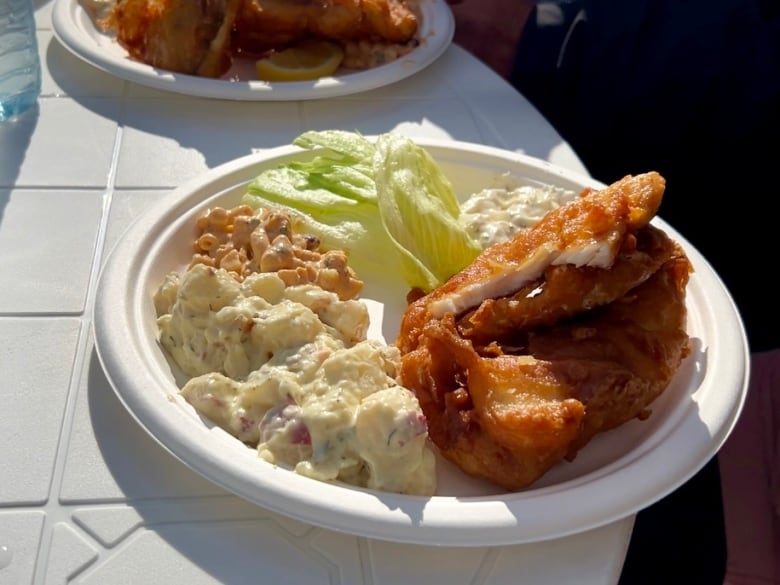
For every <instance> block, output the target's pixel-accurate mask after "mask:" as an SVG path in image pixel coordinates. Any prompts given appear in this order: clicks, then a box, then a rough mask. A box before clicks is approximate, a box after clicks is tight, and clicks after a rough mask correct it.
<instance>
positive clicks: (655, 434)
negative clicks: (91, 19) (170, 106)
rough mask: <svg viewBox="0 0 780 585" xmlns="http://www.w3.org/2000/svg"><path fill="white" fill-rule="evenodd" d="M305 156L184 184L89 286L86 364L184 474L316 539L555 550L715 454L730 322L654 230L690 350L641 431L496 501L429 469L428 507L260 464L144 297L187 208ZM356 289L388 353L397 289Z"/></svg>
mask: <svg viewBox="0 0 780 585" xmlns="http://www.w3.org/2000/svg"><path fill="white" fill-rule="evenodd" d="M417 142H418V143H419V144H421V145H423V146H425V147H426V148H427V149H428V150H429V152H430V153H431V154H432V155H433V156H434V158H435V159H436V160H437V161H438V162H439V163H440V165H441V166H442V168H443V170H444V172H445V173H446V174H447V176H448V177H449V178H450V179H451V181H452V182H453V184H454V185H455V187H456V190H457V191H458V195H459V196H461V197H465V196H467V195H469V194H470V193H472V192H475V191H478V190H479V189H481V188H484V187H486V186H490V185H492V184H494V181H495V180H496V179H497V178H498V177H499V176H500V175H501V174H502V173H504V172H506V171H509V172H511V173H512V174H514V175H516V176H519V177H525V178H528V179H531V180H535V181H541V182H544V183H549V184H555V185H559V186H562V187H565V188H570V189H580V188H581V187H583V186H586V185H587V186H600V185H599V183H596V182H595V181H592V180H590V179H588V178H586V177H582V176H578V175H574V174H572V173H571V172H568V171H566V170H563V169H560V168H555V167H553V166H551V165H550V164H548V163H546V162H544V161H540V160H537V159H533V158H530V157H526V156H524V155H520V154H517V153H513V152H507V151H503V150H498V149H494V148H489V147H484V146H480V145H474V144H465V143H458V142H446V141H435V140H424V139H417ZM308 155H309V153H302V151H300V150H299V149H297V148H295V147H292V146H287V147H281V148H277V149H273V150H270V151H267V152H265V153H260V154H254V155H250V156H247V157H243V158H240V159H238V160H235V161H233V162H230V163H227V164H225V165H222V166H220V167H218V168H215V169H213V170H212V171H210V172H208V173H206V174H205V175H204V176H203V177H201V178H199V179H197V180H195V181H192V182H190V183H188V184H186V185H183V186H182V187H180V188H179V189H176V190H175V191H174V192H172V193H171V194H169V195H168V196H167V197H165V198H164V199H162V200H160V202H159V203H158V204H157V205H156V206H155V207H153V208H152V209H150V210H149V211H148V212H147V213H146V214H145V215H144V216H143V217H141V218H140V219H139V220H138V221H137V222H136V223H135V224H134V225H133V226H132V227H131V228H129V230H128V231H127V232H126V233H125V234H124V236H123V237H122V239H121V240H120V241H119V243H118V244H117V246H116V248H115V249H114V251H113V252H112V254H111V255H110V257H109V259H108V261H107V263H106V265H105V268H104V270H103V272H102V275H101V278H100V281H99V287H98V292H97V298H96V306H95V313H94V332H95V341H96V346H97V353H98V355H99V358H100V361H101V363H102V364H103V367H104V369H105V371H106V374H107V376H108V378H109V380H110V382H111V384H112V386H113V387H114V389H115V390H116V393H117V395H118V396H119V398H120V399H121V401H122V402H123V403H124V404H125V406H126V407H127V408H128V410H129V411H130V412H131V413H132V415H133V416H134V417H135V418H136V419H137V421H138V422H139V423H140V424H141V425H142V426H143V427H144V428H145V429H146V430H147V431H148V432H149V433H150V434H151V435H152V436H153V437H154V438H155V439H156V440H157V441H158V442H159V443H160V444H162V445H163V446H164V447H165V448H167V449H168V450H169V451H170V452H171V453H173V454H174V455H175V456H177V457H178V458H179V459H181V460H182V461H183V462H184V463H185V464H187V465H188V466H190V467H191V468H192V469H194V470H195V471H197V472H199V473H201V474H203V475H204V476H205V477H207V478H209V479H210V480H212V481H214V482H215V483H217V484H219V485H220V486H222V487H224V488H226V489H228V490H230V491H232V492H234V493H236V494H238V495H239V496H242V497H244V498H246V499H248V500H251V501H252V502H255V503H257V504H259V505H261V506H263V507H265V508H268V509H270V510H273V511H276V512H279V513H282V514H285V515H288V516H291V517H294V518H297V519H299V520H302V521H304V522H308V523H311V524H315V525H319V526H323V527H326V528H331V529H335V530H339V531H345V532H349V533H353V534H357V535H362V536H367V537H374V538H379V539H385V540H394V541H402V542H407V543H422V544H439V545H450V546H489V545H503V544H517V543H523V542H531V541H540V540H545V539H550V538H555V537H560V536H564V535H567V534H572V533H576V532H581V531H584V530H587V529H591V528H595V527H598V526H601V525H604V524H607V523H609V522H612V521H616V520H618V519H620V518H623V517H625V516H627V515H630V514H632V513H634V512H637V511H638V510H640V509H641V508H644V507H646V506H648V505H649V504H651V503H653V502H655V501H656V500H658V499H660V498H661V497H663V496H665V495H666V494H668V493H670V492H671V491H673V490H674V489H676V488H677V487H678V486H680V485H681V484H682V483H684V482H685V481H686V480H688V479H689V478H690V477H691V476H692V475H694V474H695V473H696V472H697V471H698V470H699V469H700V468H701V467H702V466H703V465H704V464H705V463H706V461H707V460H708V459H710V457H712V456H713V455H714V454H715V453H716V451H717V450H718V449H719V448H720V446H721V445H722V444H723V442H724V441H725V440H726V438H727V436H728V435H729V433H730V432H731V430H732V428H733V425H734V424H735V422H736V420H737V418H738V416H739V413H740V411H741V408H742V404H743V401H744V398H745V393H746V385H747V379H748V367H749V366H748V364H749V362H748V348H747V344H746V340H745V335H744V331H743V327H742V323H741V320H740V318H739V315H738V314H737V312H736V310H735V308H734V305H733V303H732V301H731V298H730V296H729V295H728V293H727V292H726V290H725V289H724V287H723V285H722V283H721V281H720V280H719V278H718V277H717V275H716V274H715V273H714V272H713V270H712V269H711V268H710V266H709V264H708V263H707V262H706V261H705V260H704V258H702V256H701V255H700V254H699V253H698V252H697V251H696V250H695V249H693V248H691V246H690V245H689V244H688V243H687V242H686V241H685V240H684V239H683V238H682V236H680V234H678V233H677V232H676V231H675V230H673V229H672V228H671V227H670V226H668V225H667V224H665V223H664V222H663V221H661V220H660V219H658V218H656V220H654V222H655V224H656V225H657V226H658V227H661V228H662V229H665V230H666V231H667V233H669V234H670V235H671V236H672V237H674V238H675V239H677V240H678V241H680V243H681V244H682V245H683V246H684V247H685V249H686V252H687V253H688V255H689V257H690V259H691V261H692V262H693V265H694V267H695V273H694V274H692V276H691V280H690V283H689V286H688V297H687V299H688V306H689V323H688V327H689V333H690V335H691V337H692V339H693V351H692V353H691V355H690V356H689V357H688V358H687V359H686V360H685V361H684V363H683V364H682V366H681V368H680V370H679V372H678V374H677V375H676V376H675V378H674V379H673V381H672V383H671V385H670V387H669V388H668V390H667V391H666V392H665V393H664V394H663V395H662V396H661V397H660V398H659V399H658V400H657V401H656V402H655V403H654V405H653V414H652V416H651V417H650V418H649V419H648V420H645V421H642V422H640V421H631V422H629V423H627V424H625V425H624V426H622V427H620V428H618V429H615V430H613V431H610V432H607V433H603V434H601V435H598V436H597V437H596V438H595V439H594V440H593V441H592V442H591V443H590V444H589V445H587V446H586V447H585V448H584V449H583V450H582V451H581V452H580V453H579V455H578V456H577V458H576V459H575V460H574V461H573V462H571V463H561V464H559V465H558V466H556V467H555V468H553V469H552V470H551V471H550V472H549V473H548V474H546V475H545V476H544V477H542V479H541V480H539V481H538V482H537V483H536V484H535V485H534V486H533V487H532V488H530V489H527V490H525V491H521V492H517V493H505V492H503V491H501V490H499V489H497V488H495V487H493V486H490V485H488V484H486V483H484V482H481V481H475V480H473V479H470V478H467V477H465V476H464V475H463V474H462V473H460V472H459V471H458V470H455V469H453V467H452V466H450V465H448V464H447V463H445V462H444V461H440V462H439V473H440V477H439V484H440V489H439V492H438V495H436V496H435V497H430V498H428V497H416V496H402V495H397V494H389V493H380V492H374V491H370V490H363V489H358V488H353V487H349V486H344V485H340V484H329V483H324V482H319V481H316V480H312V479H309V478H306V477H303V476H300V475H297V474H295V473H293V472H291V471H287V470H285V469H281V468H277V467H274V466H272V465H270V464H268V463H266V462H265V461H263V460H260V459H259V458H258V457H257V455H256V452H255V451H254V450H253V449H251V448H249V447H246V446H244V445H243V444H242V443H240V442H239V441H238V440H236V439H234V438H233V437H231V436H229V435H228V434H227V433H225V432H223V431H222V430H220V429H218V428H212V427H211V426H209V425H208V424H206V423H204V421H203V420H202V419H201V417H199V416H198V414H197V413H196V412H195V410H194V409H193V408H192V407H191V406H190V405H189V404H188V403H187V402H185V401H184V400H183V399H182V398H181V397H180V396H179V394H178V387H177V386H176V384H175V382H174V378H173V375H172V374H171V369H170V367H169V364H168V362H167V361H166V359H165V357H164V355H163V353H162V351H161V350H160V348H159V347H158V345H157V343H156V332H157V329H156V323H155V314H154V308H153V304H152V294H153V292H154V290H155V289H156V288H157V286H158V285H159V283H160V282H161V281H162V279H163V276H164V275H165V274H166V273H167V272H168V271H170V270H173V269H181V268H183V267H184V266H186V264H187V262H188V260H189V258H190V254H191V242H192V239H193V233H194V227H193V226H194V218H195V215H196V214H197V213H198V212H199V211H200V210H202V209H203V208H205V207H208V206H212V205H216V204H220V205H223V206H231V205H235V204H236V203H237V202H238V199H239V197H240V195H241V194H242V193H243V190H244V186H245V184H246V183H247V182H248V181H250V180H251V179H253V178H254V177H255V176H256V175H257V174H258V173H259V172H260V171H261V170H262V169H264V168H268V167H269V166H276V165H277V164H278V163H279V162H281V161H282V160H289V159H290V158H296V157H297V158H300V157H303V156H308ZM366 280H367V283H366V284H367V286H366V291H365V292H366V294H365V296H366V297H368V298H373V299H375V300H377V301H380V302H381V301H383V300H388V301H389V302H388V303H387V304H386V305H385V306H384V314H383V315H379V317H383V318H384V323H383V325H382V326H381V331H382V332H383V333H384V336H385V338H386V339H390V340H393V339H394V337H395V333H396V331H397V328H398V321H399V316H400V311H401V310H402V308H403V298H404V295H405V293H406V289H405V287H404V286H403V285H402V284H400V283H399V285H398V288H397V289H396V290H392V289H388V288H386V287H385V288H382V289H381V290H377V287H372V286H371V281H370V279H366ZM376 316H377V315H376V314H372V318H373V317H376Z"/></svg>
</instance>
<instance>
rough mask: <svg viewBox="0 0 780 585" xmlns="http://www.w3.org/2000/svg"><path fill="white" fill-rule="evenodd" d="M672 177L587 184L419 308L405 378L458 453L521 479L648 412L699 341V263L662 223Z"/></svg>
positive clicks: (443, 444)
mask: <svg viewBox="0 0 780 585" xmlns="http://www.w3.org/2000/svg"><path fill="white" fill-rule="evenodd" d="M664 187H665V182H664V180H663V178H662V177H661V176H660V175H658V174H657V173H646V174H643V175H638V176H636V177H631V176H629V177H625V178H624V179H622V180H620V181H618V182H616V183H614V184H612V185H610V186H608V187H607V188H605V189H603V190H600V191H593V190H586V191H585V192H583V193H582V195H581V196H580V198H578V199H576V200H574V201H572V202H570V203H568V204H566V205H564V206H561V207H560V208H558V209H556V210H553V211H551V212H549V213H548V214H546V215H545V216H544V217H543V218H542V219H541V220H540V221H539V222H538V223H537V224H536V225H535V226H534V227H532V228H530V229H529V230H527V231H525V232H521V233H520V234H518V235H516V236H515V237H514V238H513V239H512V240H510V241H508V242H505V243H501V244H496V245H494V246H491V247H489V248H487V249H486V250H485V251H484V252H483V253H482V254H481V255H480V256H479V257H478V258H477V259H476V260H475V261H474V262H473V263H472V264H471V265H470V266H469V267H467V268H466V269H464V270H463V271H462V272H461V273H459V274H457V275H455V276H453V277H452V278H451V279H450V280H448V281H447V282H446V283H445V284H444V285H442V286H441V287H440V288H438V289H436V290H434V291H432V292H431V293H429V294H428V295H426V296H424V297H422V298H420V299H418V300H416V301H414V302H412V303H411V304H410V305H409V306H408V307H407V310H406V312H405V314H404V316H403V318H402V324H401V332H400V334H399V337H398V339H397V340H396V344H397V345H398V347H399V348H400V349H401V353H402V357H401V368H400V380H401V383H402V384H403V385H405V386H406V387H408V388H410V389H412V390H413V391H414V392H415V394H416V395H417V397H418V400H419V401H420V404H421V406H422V408H423V411H424V412H425V415H426V418H427V420H428V424H429V434H430V437H431V439H432V440H433V442H434V443H435V444H436V445H437V447H438V448H439V450H440V451H441V453H442V454H443V455H444V456H445V457H446V458H447V459H449V460H451V461H453V462H454V463H456V464H457V465H458V466H459V467H460V468H461V469H463V470H464V471H466V472H467V473H470V474H472V475H475V476H479V477H483V478H485V479H488V480H490V481H493V482H494V483H496V484H497V485H500V486H502V487H504V488H506V489H520V488H523V487H527V486H528V485H530V484H532V483H533V482H534V481H536V480H537V479H539V478H540V477H541V476H542V475H544V473H546V472H547V471H548V470H549V469H550V468H551V467H552V466H553V465H555V464H556V463H559V462H560V461H563V460H565V459H572V458H574V457H575V456H576V454H577V452H578V451H579V449H581V448H582V447H583V446H584V445H586V444H587V443H588V442H589V441H590V440H591V438H592V437H593V436H594V435H595V434H596V433H598V432H601V431H605V430H608V429H611V428H614V427H616V426H619V425H621V424H623V423H625V422H627V421H629V420H631V419H633V418H640V419H641V418H644V417H646V416H647V415H648V407H649V405H650V404H651V403H652V402H653V401H654V400H655V399H656V398H657V397H658V396H659V395H660V394H661V393H662V392H663V391H664V390H665V389H666V388H667V387H668V385H669V383H670V381H671V379H672V377H673V376H674V374H675V372H676V371H677V369H678V368H679V365H680V363H681V361H682V359H683V358H684V357H685V356H686V355H687V354H688V352H689V345H688V344H689V338H688V335H687V333H686V330H685V325H686V316H687V311H686V305H685V288H686V286H687V283H688V279H689V273H690V271H691V265H690V263H689V261H688V258H687V257H686V255H685V253H684V251H683V250H682V248H681V247H680V246H679V244H677V243H676V242H674V241H673V240H672V239H670V238H669V237H668V236H667V235H666V234H665V233H664V232H663V231H662V230H660V229H658V228H656V227H654V226H652V225H650V224H649V222H650V221H651V219H652V217H653V216H654V215H655V213H656V212H657V210H658V207H659V206H660V203H661V199H662V197H663V192H664Z"/></svg>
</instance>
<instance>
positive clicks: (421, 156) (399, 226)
mask: <svg viewBox="0 0 780 585" xmlns="http://www.w3.org/2000/svg"><path fill="white" fill-rule="evenodd" d="M374 180H375V182H376V192H377V198H378V200H379V201H378V202H379V215H380V216H381V218H382V225H383V226H384V228H385V230H386V231H387V234H388V235H389V236H390V238H391V239H392V240H393V242H394V243H395V245H396V247H397V248H398V252H399V253H400V255H401V261H402V266H403V270H404V278H405V279H406V282H407V283H408V284H409V285H410V286H412V287H413V288H419V289H421V290H423V291H425V292H429V291H430V290H432V289H434V288H436V287H437V286H439V285H440V284H441V283H443V282H444V281H445V280H447V279H448V278H449V277H450V276H452V275H453V274H455V273H456V272H459V271H460V270H462V269H463V268H465V267H466V266H467V265H468V264H470V263H471V261H472V260H473V259H474V258H475V257H476V256H477V254H479V253H480V251H481V250H482V248H481V247H480V245H479V244H478V243H477V242H476V241H475V240H473V239H472V238H471V236H469V234H468V233H467V232H466V230H465V229H464V228H463V226H461V225H460V223H459V222H458V217H459V215H460V204H459V202H458V199H457V197H456V196H455V190H454V189H453V187H452V184H451V183H450V181H449V180H448V179H447V177H445V176H444V173H443V172H442V170H441V168H440V167H439V165H438V164H437V163H436V161H434V160H433V157H431V155H430V154H429V153H428V151H426V150H425V149H424V148H422V147H421V146H419V145H418V144H415V143H414V142H413V141H412V140H410V139H408V138H406V137H404V136H401V135H398V134H383V135H381V136H379V137H378V138H377V141H376V154H375V155H374Z"/></svg>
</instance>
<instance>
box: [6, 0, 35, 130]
mask: <svg viewBox="0 0 780 585" xmlns="http://www.w3.org/2000/svg"><path fill="white" fill-rule="evenodd" d="M40 93H41V62H40V59H39V57H38V41H37V40H36V37H35V14H34V7H33V0H0V122H2V121H5V120H8V119H11V118H14V117H16V116H18V115H19V114H21V113H23V112H25V111H27V110H28V109H30V107H31V106H32V105H33V104H35V102H36V100H37V99H38V96H39V95H40Z"/></svg>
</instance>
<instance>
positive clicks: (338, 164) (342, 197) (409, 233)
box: [242, 130, 480, 292]
mask: <svg viewBox="0 0 780 585" xmlns="http://www.w3.org/2000/svg"><path fill="white" fill-rule="evenodd" d="M293 144H295V145H296V146H300V147H301V148H303V149H306V150H311V151H312V152H313V153H314V156H313V157H308V158H305V159H304V158H302V159H301V160H296V161H292V162H288V163H285V164H282V165H280V166H279V167H277V168H274V169H268V170H266V171H264V172H262V173H260V174H259V175H258V176H257V177H256V178H255V179H254V180H253V181H252V182H251V183H250V184H249V185H248V187H247V191H246V193H245V194H244V196H243V198H242V203H245V204H248V205H250V206H252V207H253V208H256V209H257V208H260V207H264V206H267V205H268V204H273V205H277V206H281V207H283V208H286V209H288V210H290V211H291V212H292V213H294V214H296V216H297V217H298V218H299V229H300V230H301V231H305V232H308V233H312V234H314V235H316V236H318V237H319V238H320V241H321V242H322V247H323V248H324V249H342V250H345V251H346V252H347V254H348V255H349V258H350V264H351V265H352V266H353V268H354V269H355V270H356V271H357V272H358V274H365V273H368V272H373V273H377V271H378V270H379V271H381V272H383V273H388V272H394V273H396V274H397V273H399V272H400V274H401V275H402V276H403V278H404V280H405V281H406V283H407V284H408V285H409V286H410V287H412V288H419V289H421V290H423V291H424V292H429V291H431V290H433V289H434V288H436V287H437V286H439V285H440V284H442V283H443V282H444V281H445V280H446V279H447V278H449V277H450V276H452V275H453V274H455V273H456V272H458V271H460V270H461V269H463V268H464V267H465V266H467V265H468V264H469V263H470V262H471V261H472V260H473V259H474V257H476V255H477V254H478V253H479V252H480V247H479V244H478V243H477V242H476V241H474V240H473V239H472V238H471V237H469V235H468V234H467V233H466V231H465V230H464V228H463V227H462V226H461V225H460V224H459V223H458V216H459V214H460V206H459V203H458V200H457V198H456V196H455V192H454V190H453V187H452V185H451V183H450V182H449V180H448V179H447V178H446V177H445V176H444V174H443V172H442V171H441V169H440V167H439V166H438V164H437V163H436V161H434V160H433V158H432V157H431V156H430V154H429V153H428V152H427V151H426V150H425V149H424V148H422V147H420V146H419V145H417V144H415V143H414V142H413V141H411V140H410V139H408V138H405V137H403V136H400V135H397V134H392V133H388V134H382V135H380V136H378V137H377V139H376V141H375V142H372V141H370V140H369V139H367V138H366V137H364V136H362V135H361V134H360V133H357V132H346V131H342V130H325V131H310V132H305V133H304V134H301V135H300V136H298V137H297V138H296V139H295V140H294V141H293Z"/></svg>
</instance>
